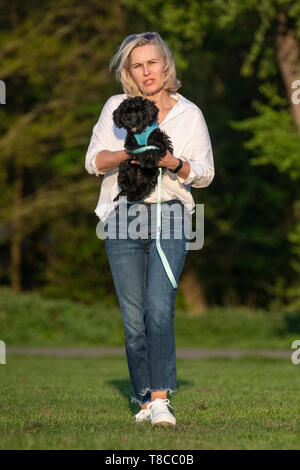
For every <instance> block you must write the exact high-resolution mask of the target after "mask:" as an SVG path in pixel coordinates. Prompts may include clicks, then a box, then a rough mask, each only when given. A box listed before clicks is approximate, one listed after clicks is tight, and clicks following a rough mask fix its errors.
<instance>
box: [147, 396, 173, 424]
mask: <svg viewBox="0 0 300 470" xmlns="http://www.w3.org/2000/svg"><path fill="white" fill-rule="evenodd" d="M168 406H170V408H172V406H171V405H170V400H168V399H167V398H166V399H162V398H156V399H155V400H153V401H152V402H151V403H150V404H149V405H148V408H149V409H150V410H151V423H152V425H153V426H175V424H176V418H175V417H174V416H173V415H172V413H170V411H169V410H168Z"/></svg>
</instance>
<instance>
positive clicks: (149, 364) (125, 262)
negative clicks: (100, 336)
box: [104, 199, 188, 404]
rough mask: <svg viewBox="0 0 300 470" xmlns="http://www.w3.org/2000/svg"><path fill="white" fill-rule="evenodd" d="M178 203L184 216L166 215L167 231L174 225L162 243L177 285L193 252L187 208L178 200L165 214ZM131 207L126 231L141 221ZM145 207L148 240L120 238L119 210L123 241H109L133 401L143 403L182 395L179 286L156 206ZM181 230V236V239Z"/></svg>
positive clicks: (171, 264)
mask: <svg viewBox="0 0 300 470" xmlns="http://www.w3.org/2000/svg"><path fill="white" fill-rule="evenodd" d="M174 202H176V203H177V207H178V205H181V207H182V213H181V215H180V214H179V213H176V214H174V212H172V211H170V213H169V214H166V216H163V217H162V227H163V226H164V224H169V225H170V232H169V234H170V236H168V239H163V238H162V236H161V238H160V244H161V248H162V250H163V252H164V253H165V255H166V257H167V259H168V262H169V265H170V267H171V270H172V272H173V275H174V277H175V279H176V282H177V283H178V280H179V277H180V275H181V272H182V269H183V265H184V262H185V258H186V255H187V251H188V250H187V241H188V238H187V237H186V235H185V233H184V230H183V223H184V220H186V217H185V215H184V214H185V211H184V205H183V204H182V203H181V201H178V200H177V199H176V200H172V201H167V202H163V203H162V204H161V207H162V214H163V209H164V208H165V206H166V205H169V206H170V205H172V204H173V203H174ZM130 205H131V203H130V202H128V201H127V204H125V206H124V209H125V211H127V223H126V226H125V229H126V230H127V229H128V226H129V224H130V222H131V221H132V220H133V219H134V218H136V216H130V215H128V209H129V207H130ZM142 205H143V206H144V207H146V208H147V211H146V219H144V220H147V218H148V220H147V222H148V225H147V226H148V228H147V230H146V232H145V233H144V236H143V238H142V237H140V238H136V239H133V238H131V237H127V238H126V239H121V238H120V237H118V233H119V232H118V229H119V226H120V220H119V217H118V216H119V213H118V212H119V208H118V209H117V211H116V213H115V215H114V216H113V217H112V218H111V219H113V222H115V224H116V229H117V230H116V231H117V234H116V235H117V237H118V238H116V239H112V238H109V237H107V238H105V250H106V252H107V256H108V261H109V265H110V269H111V273H112V277H113V281H114V286H115V290H116V294H117V297H118V300H119V304H120V310H121V314H122V320H123V323H124V329H125V349H126V357H127V364H128V369H129V374H130V380H131V399H132V401H134V402H138V403H140V404H144V403H146V402H147V401H150V400H151V391H156V390H164V391H167V392H169V393H174V392H176V391H177V388H176V350H175V335H174V304H175V299H176V294H177V288H175V289H174V288H173V286H172V285H171V282H170V280H169V278H168V276H167V274H166V271H165V269H164V266H163V264H162V261H161V258H160V256H159V254H158V251H157V248H156V239H155V238H156V216H155V217H154V221H153V218H152V224H151V213H152V214H153V210H152V211H151V206H152V208H153V209H154V210H155V211H156V209H157V204H149V203H148V204H146V203H143V204H142ZM154 206H155V207H154ZM120 212H121V211H120ZM154 213H155V212H154ZM144 214H145V213H144ZM152 217H153V215H152ZM110 222H112V220H111V221H110ZM174 222H176V224H175V225H176V226H174ZM180 227H181V228H182V237H181V238H179V235H178V231H179V229H180ZM104 228H105V226H104ZM123 228H124V226H123ZM128 232H130V231H128Z"/></svg>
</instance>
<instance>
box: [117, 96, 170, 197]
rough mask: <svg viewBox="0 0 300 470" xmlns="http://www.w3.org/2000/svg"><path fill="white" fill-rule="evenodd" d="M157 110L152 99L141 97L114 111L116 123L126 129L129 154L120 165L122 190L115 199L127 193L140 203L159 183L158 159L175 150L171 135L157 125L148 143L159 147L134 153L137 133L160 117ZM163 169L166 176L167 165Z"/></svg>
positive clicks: (136, 144)
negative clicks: (132, 161) (133, 161)
mask: <svg viewBox="0 0 300 470" xmlns="http://www.w3.org/2000/svg"><path fill="white" fill-rule="evenodd" d="M158 112H159V109H158V108H157V106H155V104H154V103H153V102H152V101H150V100H148V99H145V98H142V97H141V96H136V97H134V98H128V99H126V100H124V101H122V103H121V104H120V105H119V107H118V108H117V109H116V110H115V111H114V112H113V120H114V123H115V125H116V126H117V127H119V128H125V129H126V130H127V135H126V139H125V145H124V147H125V150H126V152H127V153H128V155H129V157H128V160H125V161H124V162H122V163H121V164H120V166H119V175H118V185H119V186H120V188H121V190H122V191H121V192H120V193H119V194H118V195H117V196H116V197H115V198H114V201H116V200H117V199H118V198H119V197H120V196H127V200H128V201H132V202H137V201H140V200H141V199H143V198H145V197H146V196H148V195H149V194H150V192H151V191H152V190H153V189H154V188H155V186H156V184H157V177H158V175H159V167H158V166H157V163H158V161H159V160H160V159H161V158H163V157H164V156H165V155H166V153H167V150H169V151H170V152H171V153H172V152H173V146H172V143H171V140H170V138H169V137H168V136H167V134H166V133H165V132H164V131H162V130H161V129H159V128H158V129H155V130H154V131H153V132H152V133H151V134H150V136H149V138H148V145H156V146H157V147H158V150H155V149H153V150H145V151H143V152H140V153H135V154H133V153H131V151H132V150H135V149H137V148H139V147H140V146H139V145H138V143H137V141H136V139H135V137H134V134H135V133H137V134H139V133H141V132H143V131H144V130H145V129H146V127H147V126H150V125H151V124H153V122H154V121H156V120H157V115H158ZM130 160H135V161H138V162H139V163H141V164H142V165H144V167H141V166H140V165H137V164H136V163H131V162H130ZM161 168H162V175H163V174H164V173H165V172H166V167H161Z"/></svg>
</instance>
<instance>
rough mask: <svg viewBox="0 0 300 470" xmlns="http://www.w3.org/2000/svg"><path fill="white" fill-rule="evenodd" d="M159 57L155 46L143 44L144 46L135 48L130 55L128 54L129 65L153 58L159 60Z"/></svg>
mask: <svg viewBox="0 0 300 470" xmlns="http://www.w3.org/2000/svg"><path fill="white" fill-rule="evenodd" d="M160 56H161V54H160V52H159V48H158V47H157V46H156V44H145V45H144V46H136V47H135V48H134V49H132V51H131V53H130V54H129V58H130V61H131V63H132V64H133V63H134V62H140V61H146V60H151V59H155V58H157V59H158V58H159V57H160Z"/></svg>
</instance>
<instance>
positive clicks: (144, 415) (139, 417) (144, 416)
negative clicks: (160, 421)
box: [135, 405, 151, 423]
mask: <svg viewBox="0 0 300 470" xmlns="http://www.w3.org/2000/svg"><path fill="white" fill-rule="evenodd" d="M148 406H149V405H148ZM150 420H151V412H150V410H149V409H148V408H144V409H142V410H141V411H139V412H138V413H137V414H136V415H135V422H136V423H141V422H142V421H150Z"/></svg>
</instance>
